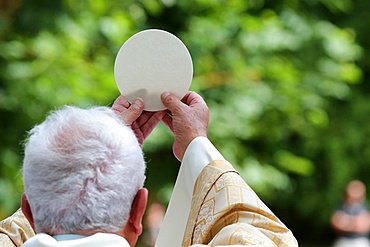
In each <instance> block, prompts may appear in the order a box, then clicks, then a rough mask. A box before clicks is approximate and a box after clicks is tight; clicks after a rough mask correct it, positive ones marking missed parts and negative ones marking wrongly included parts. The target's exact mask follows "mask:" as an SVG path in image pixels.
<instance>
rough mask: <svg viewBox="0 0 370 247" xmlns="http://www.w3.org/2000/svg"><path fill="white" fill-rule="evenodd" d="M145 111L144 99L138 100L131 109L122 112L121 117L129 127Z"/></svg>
mask: <svg viewBox="0 0 370 247" xmlns="http://www.w3.org/2000/svg"><path fill="white" fill-rule="evenodd" d="M143 110H144V102H143V100H142V99H140V98H137V99H135V100H134V102H132V104H131V105H130V107H129V108H128V109H127V110H125V111H123V112H121V113H120V116H121V117H122V119H123V121H124V122H125V123H126V124H127V125H131V124H132V123H133V122H134V121H136V119H138V118H139V117H140V115H141V113H142V112H143Z"/></svg>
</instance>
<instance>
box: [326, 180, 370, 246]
mask: <svg viewBox="0 0 370 247" xmlns="http://www.w3.org/2000/svg"><path fill="white" fill-rule="evenodd" d="M365 200H366V187H365V185H364V184H363V183H362V182H361V181H359V180H353V181H351V182H350V183H349V184H348V185H347V187H346V189H345V193H344V199H343V203H342V205H341V206H340V207H339V208H338V209H337V210H336V211H335V212H334V214H333V215H332V217H331V225H332V228H333V229H334V231H335V232H336V234H337V235H338V239H337V240H336V241H335V243H334V247H369V246H370V241H369V231H370V213H369V210H368V207H367V204H366V202H365Z"/></svg>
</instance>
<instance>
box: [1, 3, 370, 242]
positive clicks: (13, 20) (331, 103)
mask: <svg viewBox="0 0 370 247" xmlns="http://www.w3.org/2000/svg"><path fill="white" fill-rule="evenodd" d="M369 5H370V4H369V3H368V2H367V0H357V1H349V0H337V1H330V0H315V1H311V0H303V1H297V0H280V1H265V0H257V1H256V0H254V1H251V0H228V1H222V0H212V1H210V0H194V1H187V0H161V1H160V0H142V1H133V0H127V1H95V0H81V1H72V0H55V1H42V0H33V1H21V0H1V1H0V117H1V121H0V139H1V146H0V219H1V218H4V217H6V216H7V215H9V214H11V213H12V212H13V211H14V210H16V208H17V207H18V206H19V202H20V196H21V193H22V182H21V173H20V168H21V163H22V155H23V154H22V140H23V139H24V138H25V136H26V132H27V131H28V130H29V129H30V128H31V127H32V126H33V125H35V124H37V123H40V122H41V121H42V120H43V119H44V117H45V115H46V114H47V112H48V111H50V110H53V109H55V108H57V107H59V106H61V105H64V104H74V105H78V106H81V107H86V106H89V105H110V104H111V103H112V102H113V101H114V99H115V98H116V97H117V96H118V94H119V93H118V90H117V88H116V86H115V82H114V78H113V64H114V59H115V56H116V54H117V52H118V50H119V48H120V46H121V45H122V44H123V43H124V42H125V40H127V39H128V38H129V37H130V36H131V35H133V34H134V33H136V32H138V31H141V30H143V29H147V28H160V29H164V30H167V31H170V32H172V33H174V34H175V35H177V36H178V37H179V38H180V39H181V40H183V42H184V43H185V44H186V46H187V47H188V49H189V51H190V53H191V55H192V58H193V63H194V80H193V83H192V88H191V89H192V90H195V91H197V92H199V93H200V94H201V95H202V96H203V97H204V98H205V100H206V102H207V103H208V105H209V107H210V109H211V123H210V128H209V137H210V139H211V140H212V142H213V143H214V144H215V146H216V147H218V148H219V150H220V151H221V153H222V154H223V155H224V156H225V157H226V158H227V159H228V160H229V161H230V162H232V163H233V164H234V165H235V167H236V168H237V169H238V170H239V171H240V173H241V175H242V176H243V177H244V178H245V180H246V181H247V182H248V183H249V184H250V185H251V186H252V187H253V188H254V189H255V191H256V192H257V193H258V194H259V195H260V196H261V198H262V199H263V200H264V201H265V202H266V203H267V204H268V205H269V206H270V207H271V208H272V209H273V210H274V211H275V212H276V213H277V214H278V215H279V216H280V218H282V220H283V221H284V222H285V223H286V224H287V225H288V226H289V227H290V228H292V230H293V232H294V233H295V235H296V236H297V238H298V240H299V241H300V242H301V243H310V242H311V243H314V244H315V243H316V244H319V243H322V242H324V243H325V242H330V241H331V238H332V237H333V236H332V235H331V231H330V227H329V224H328V221H329V218H330V214H331V212H332V210H333V208H334V207H335V206H336V204H337V203H338V202H339V201H340V199H341V193H342V190H343V188H344V186H345V185H346V183H347V182H348V181H349V180H351V179H354V178H358V179H361V180H363V181H364V182H365V183H366V184H367V186H369V185H370V183H369V182H368V181H367V177H366V174H369V172H370V166H369V165H368V161H369V160H370V152H369V150H370V141H369V138H367V136H369V134H370V127H369V124H368V123H369V116H370V115H369V112H370V104H368V100H367V99H368V95H369V86H368V85H369V73H370V62H369V61H370V60H369V59H368V56H369V45H370V40H369V39H370V37H369V36H368V35H367V31H368V26H367V23H369V18H370V14H369V13H370V11H369V10H370V7H369ZM172 140H173V138H172V136H171V134H170V133H169V132H168V131H167V130H166V128H165V127H164V126H163V125H160V126H158V128H157V129H156V130H155V131H154V132H153V134H152V135H151V136H150V137H149V139H148V140H147V142H146V144H145V146H144V151H145V154H146V159H147V161H148V175H147V177H148V178H147V183H146V186H147V187H149V189H150V191H151V200H161V201H163V202H164V203H166V202H167V201H168V198H169V195H170V192H171V187H172V185H173V183H174V180H175V178H176V174H177V169H178V162H177V161H176V160H175V158H173V157H172V154H171V144H172ZM307 229H310V233H309V234H307Z"/></svg>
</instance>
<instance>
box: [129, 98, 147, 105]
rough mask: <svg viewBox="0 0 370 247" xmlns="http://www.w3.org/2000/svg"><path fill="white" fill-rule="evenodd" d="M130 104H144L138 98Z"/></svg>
mask: <svg viewBox="0 0 370 247" xmlns="http://www.w3.org/2000/svg"><path fill="white" fill-rule="evenodd" d="M132 104H135V105H138V106H142V105H143V104H144V102H143V100H142V99H140V98H137V99H135V100H134V102H132Z"/></svg>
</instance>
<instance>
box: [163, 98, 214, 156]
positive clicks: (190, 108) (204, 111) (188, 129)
mask: <svg viewBox="0 0 370 247" xmlns="http://www.w3.org/2000/svg"><path fill="white" fill-rule="evenodd" d="M161 97H162V102H163V104H164V106H165V107H166V108H167V109H168V111H169V112H168V114H167V115H165V116H164V117H163V119H162V121H163V123H164V124H165V125H166V126H167V127H168V128H169V129H170V130H171V131H172V132H173V134H174V135H175V142H174V144H173V148H172V149H173V154H174V155H175V157H176V158H177V159H178V160H179V161H182V158H183V157H184V153H185V151H186V148H187V147H188V145H189V144H190V142H191V141H192V140H193V139H194V138H196V137H198V136H204V137H207V130H208V123H209V115H210V113H209V109H208V106H207V104H206V102H205V101H204V100H203V98H202V97H201V96H200V95H199V94H197V93H195V92H188V93H187V94H186V95H185V96H184V97H183V98H182V100H181V101H180V100H179V99H178V98H176V96H175V95H174V94H172V93H170V92H165V93H163V94H162V96H161Z"/></svg>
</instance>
